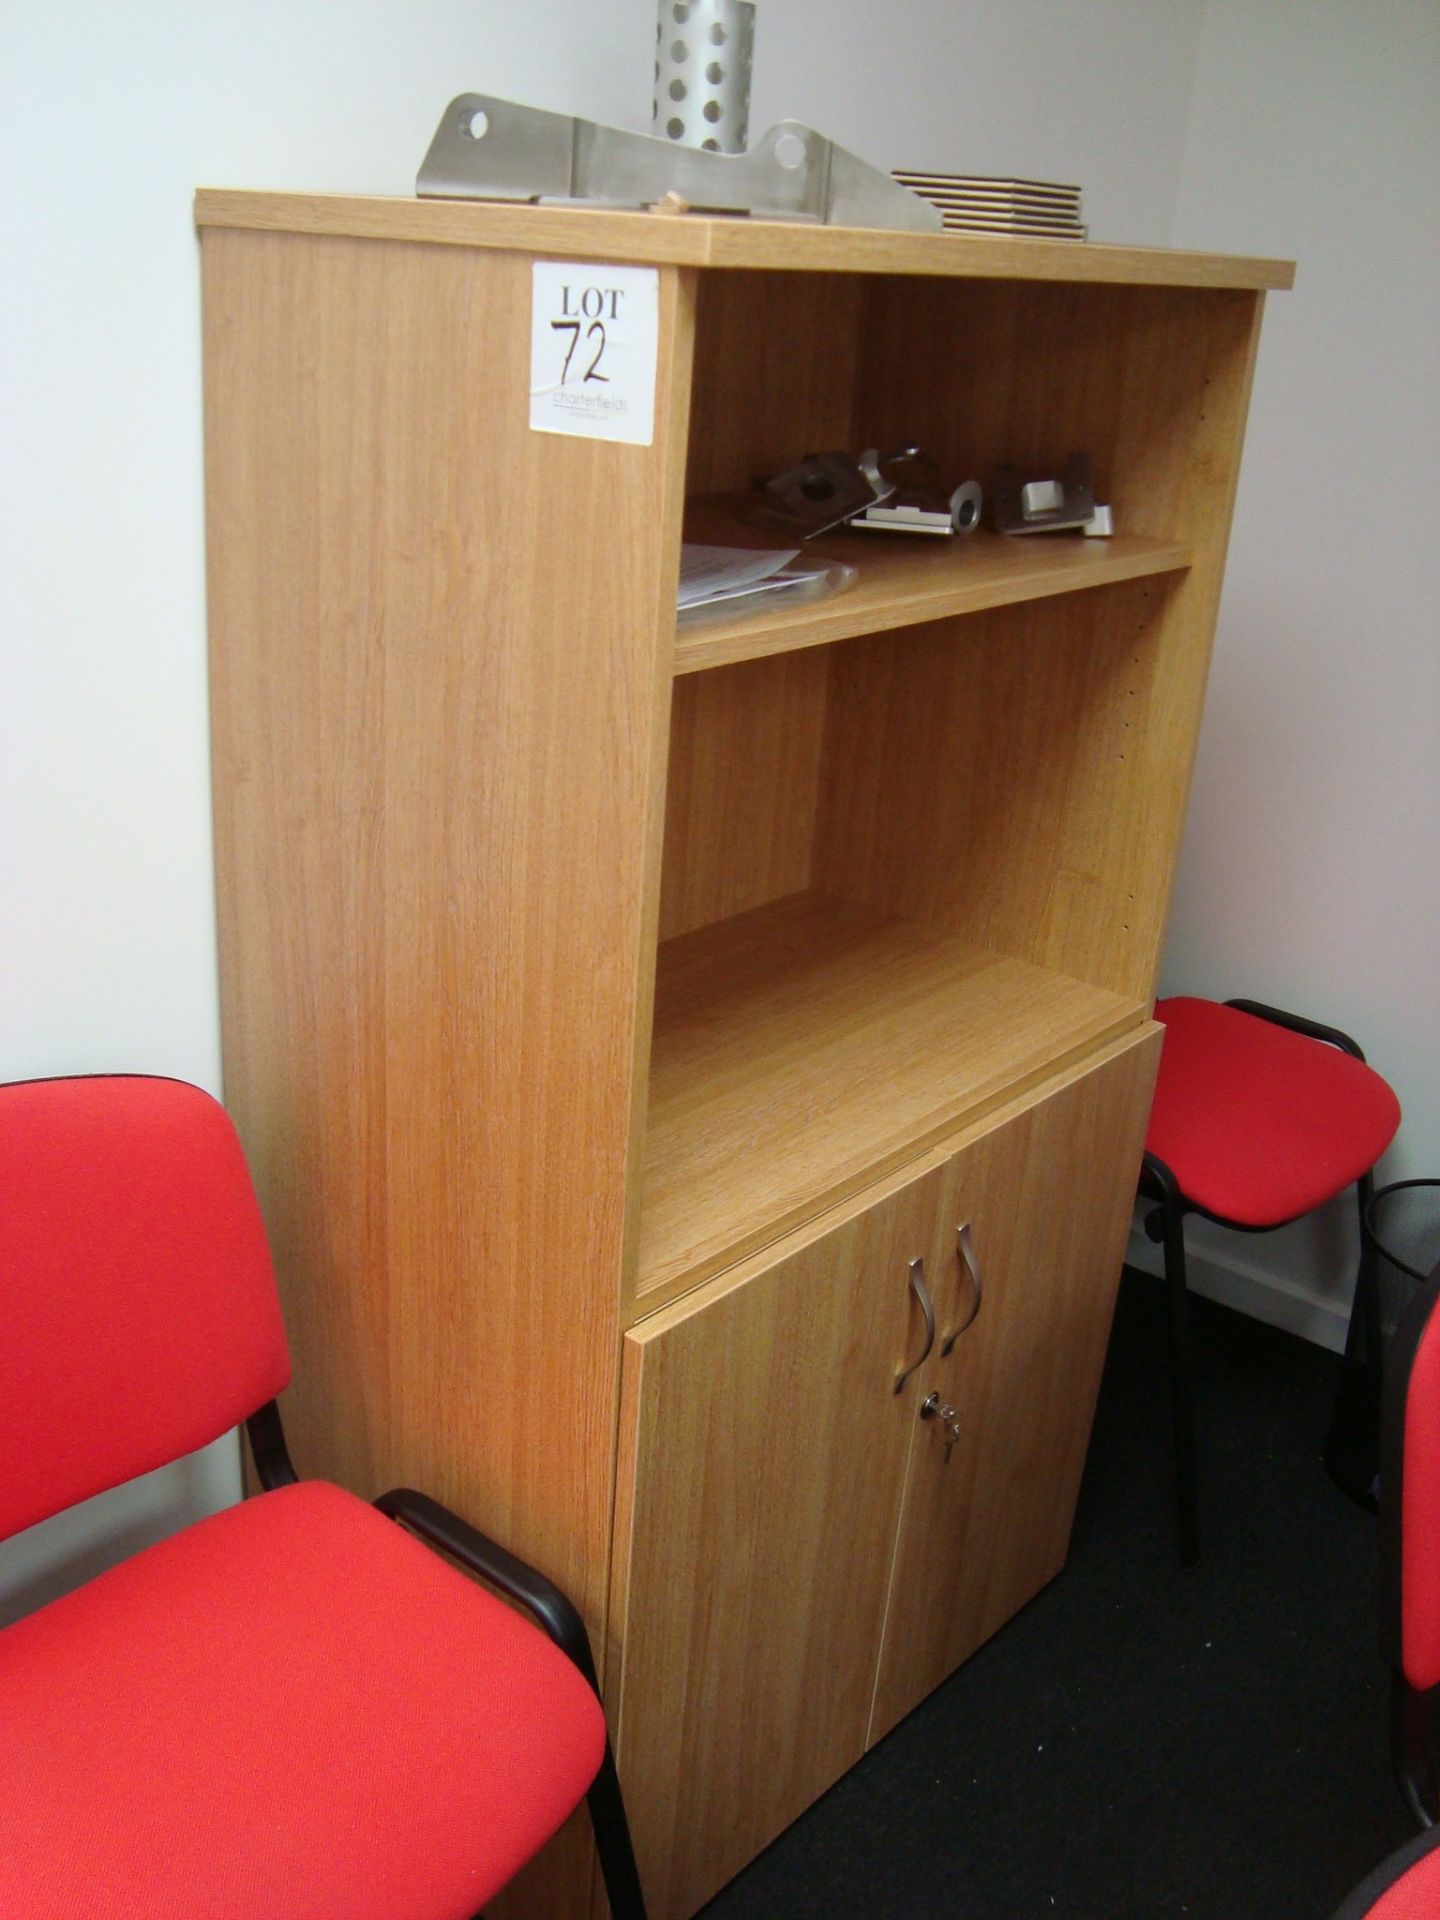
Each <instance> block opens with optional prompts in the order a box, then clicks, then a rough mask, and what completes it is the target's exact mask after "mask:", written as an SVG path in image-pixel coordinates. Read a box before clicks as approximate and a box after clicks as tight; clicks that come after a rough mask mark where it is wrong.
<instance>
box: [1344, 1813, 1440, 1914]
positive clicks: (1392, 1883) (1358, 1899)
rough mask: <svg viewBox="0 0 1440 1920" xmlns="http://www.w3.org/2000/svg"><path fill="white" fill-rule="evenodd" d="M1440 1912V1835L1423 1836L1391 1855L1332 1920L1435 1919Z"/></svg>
mask: <svg viewBox="0 0 1440 1920" xmlns="http://www.w3.org/2000/svg"><path fill="white" fill-rule="evenodd" d="M1437 1913H1440V1832H1435V1833H1422V1834H1420V1835H1418V1836H1417V1837H1416V1838H1415V1839H1414V1840H1410V1841H1407V1842H1406V1844H1405V1845H1404V1846H1403V1847H1401V1848H1399V1849H1398V1850H1397V1851H1396V1852H1395V1853H1392V1854H1391V1856H1390V1858H1389V1859H1388V1860H1387V1861H1385V1863H1384V1865H1383V1866H1379V1867H1377V1868H1376V1869H1375V1871H1374V1873H1372V1874H1370V1875H1369V1876H1368V1877H1367V1878H1366V1879H1365V1880H1363V1881H1362V1882H1361V1883H1360V1885H1359V1886H1358V1887H1357V1888H1356V1889H1355V1891H1354V1892H1353V1893H1352V1894H1351V1895H1350V1898H1349V1899H1348V1900H1346V1901H1345V1902H1344V1904H1343V1905H1342V1906H1340V1907H1339V1908H1337V1910H1336V1912H1335V1914H1334V1916H1333V1920H1435V1915H1436V1914H1437Z"/></svg>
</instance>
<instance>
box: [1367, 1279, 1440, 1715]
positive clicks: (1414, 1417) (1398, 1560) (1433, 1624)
mask: <svg viewBox="0 0 1440 1920" xmlns="http://www.w3.org/2000/svg"><path fill="white" fill-rule="evenodd" d="M1384 1392H1385V1399H1384V1409H1383V1417H1382V1424H1381V1441H1380V1565H1381V1586H1382V1595H1381V1602H1382V1636H1383V1640H1384V1652H1385V1657H1386V1658H1387V1660H1389V1662H1390V1664H1391V1666H1392V1667H1396V1668H1399V1669H1402V1670H1403V1671H1404V1674H1405V1677H1406V1679H1407V1680H1408V1681H1409V1683H1410V1685H1411V1686H1412V1687H1414V1688H1415V1689H1416V1690H1417V1692H1424V1691H1425V1690H1426V1689H1428V1688H1430V1687H1433V1686H1435V1685H1436V1684H1437V1682H1440V1267H1437V1268H1436V1269H1435V1271H1434V1272H1433V1273H1432V1274H1431V1275H1430V1278H1429V1279H1428V1280H1427V1281H1426V1282H1425V1283H1424V1285H1423V1286H1421V1287H1419V1288H1417V1289H1416V1291H1415V1293H1414V1294H1413V1295H1412V1296H1411V1298H1410V1300H1409V1301H1408V1302H1407V1304H1406V1307H1405V1310H1404V1312H1403V1313H1402V1314H1401V1316H1400V1319H1399V1322H1398V1323H1397V1325H1396V1328H1395V1332H1394V1334H1393V1335H1392V1336H1391V1340H1390V1344H1389V1346H1388V1348H1387V1349H1386V1354H1385V1389H1384Z"/></svg>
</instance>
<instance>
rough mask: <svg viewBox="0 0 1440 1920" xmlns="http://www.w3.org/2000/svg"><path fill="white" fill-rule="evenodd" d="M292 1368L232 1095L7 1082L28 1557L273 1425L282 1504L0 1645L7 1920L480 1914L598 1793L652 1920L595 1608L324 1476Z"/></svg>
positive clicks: (121, 1575)
mask: <svg viewBox="0 0 1440 1920" xmlns="http://www.w3.org/2000/svg"><path fill="white" fill-rule="evenodd" d="M289 1372H290V1364H289V1357H288V1354H287V1351H286V1345H285V1334H284V1329H283V1327H282V1325H281V1319H280V1308H279V1303H278V1300H277V1297H276V1292H275V1284H274V1278H273V1275H272V1271H271V1266H270V1257H269V1252H268V1249H267V1247H266V1242H265V1233H264V1228H263V1226H262V1224H261V1220H260V1213H259V1209H258V1207H257V1205H256V1201H255V1196H254V1193H253V1190H252V1188H251V1185H250V1180H249V1176H248V1173H247V1171H246V1167H245V1161H244V1157H243V1154H242V1152H241V1148H240V1144H239V1141H238V1140H237V1138H236V1136H235V1132H234V1129H233V1128H232V1126H231V1124H230V1122H229V1120H228V1118H227V1117H226V1115H225V1113H224V1110H223V1109H222V1108H221V1107H219V1106H218V1105H217V1104H216V1103H215V1101H213V1100H212V1099H211V1098H210V1097H209V1095H208V1094H205V1093H202V1092H201V1091H200V1090H199V1089H198V1088H195V1087H190V1086H186V1085H184V1084H182V1083H180V1082H178V1081H173V1080H160V1079H148V1078H139V1077H136V1078H129V1077H117V1078H87V1079H71V1080H46V1081H33V1082H28V1083H24V1084H19V1085H11V1086H7V1087H0V1539H6V1538H9V1537H11V1536H12V1535H14V1534H16V1533H19V1532H20V1531H21V1530H22V1529H24V1528H26V1527H29V1526H32V1525H33V1524H34V1523H35V1522H37V1521H39V1520H43V1519H45V1518H46V1517H47V1516H48V1515H51V1514H54V1513H57V1512H59V1511H60V1510H61V1509H62V1508H65V1507H69V1506H71V1505H73V1504H74V1503H75V1502H77V1501H79V1500H83V1499H85V1498H87V1497H88V1496H89V1495H91V1494H95V1493H99V1492H101V1491H102V1490H103V1489H105V1488H108V1487H112V1486H116V1485H118V1484H119V1483H121V1482H122V1481H125V1480H128V1479H131V1478H133V1477H134V1476H135V1475H137V1474H141V1473H145V1472H147V1471H148V1470H150V1469H151V1468H154V1467H158V1466H161V1465H163V1464H165V1463H166V1462H169V1461H172V1460H175V1459H177V1458H178V1457H179V1456H181V1455H183V1454H186V1453H188V1452H190V1451H192V1450H193V1449H194V1448H196V1447H199V1446H203V1445H204V1444H205V1443H206V1442H208V1441H210V1440H213V1439H216V1438H217V1437H218V1436H219V1435H221V1434H223V1433H225V1432H226V1431H227V1430H228V1429H229V1428H231V1427H233V1426H236V1425H238V1424H239V1423H241V1422H242V1421H243V1422H244V1423H245V1424H246V1426H247V1428H248V1432H249V1437H250V1442H251V1446H252V1449H253V1452H254V1458H255V1465H256V1471H257V1474H258V1477H259V1479H260V1482H261V1485H262V1487H263V1489H264V1490H263V1491H262V1492H260V1493H258V1494H257V1495H255V1496H254V1497H253V1498H252V1499H249V1500H245V1501H243V1502H241V1504H240V1505H238V1506H235V1507H231V1508H229V1509H228V1510H227V1511H225V1512H222V1513H218V1514H215V1515H213V1516H212V1517H210V1518H209V1519H206V1520H202V1521H201V1522H200V1523H199V1524H198V1525H196V1526H192V1527H188V1528H186V1529H185V1530H184V1531H182V1532H180V1533H178V1534H176V1535H175V1536H174V1537H173V1538H171V1539H168V1540H165V1541H162V1542H161V1543H160V1544H159V1545H157V1546H152V1547H149V1548H147V1549H146V1550H144V1551H143V1552H140V1553H137V1554H136V1555H134V1556H133V1557H132V1558H131V1559H129V1560H127V1561H125V1562H124V1563H123V1564H121V1565H120V1566H118V1567H114V1568H112V1569H111V1570H110V1571H109V1572H107V1573H103V1574H101V1575H100V1576H99V1577H98V1578H97V1579H94V1580H91V1581H90V1582H88V1583H87V1584H86V1585H84V1586H82V1587H80V1588H78V1589H77V1590H76V1591H74V1592H73V1593H70V1594H67V1595H65V1596H64V1597H63V1598H61V1599H59V1600H56V1601H53V1602H52V1603H51V1604H50V1605H48V1606H44V1607H42V1608H40V1610H39V1611H38V1612H36V1613H33V1614H30V1615H28V1616H27V1617H25V1618H22V1619H20V1620H18V1621H16V1622H15V1623H14V1624H13V1625H11V1626H8V1627H6V1628H5V1629H4V1630H3V1631H0V1729H3V1733H0V1914H3V1915H4V1917H5V1920H66V1917H67V1916H78V1915H82V1914H83V1915H84V1916H85V1920H181V1916H184V1920H219V1917H220V1916H225V1920H251V1917H252V1916H253V1920H466V1917H467V1916H469V1915H473V1914H475V1913H476V1912H477V1910H478V1909H480V1908H481V1907H482V1906H483V1905H484V1903H485V1902H486V1901H487V1900H488V1899H489V1898H490V1896H491V1895H492V1894H493V1893H495V1892H496V1891H497V1890H498V1889H499V1888H500V1887H502V1886H503V1885H504V1884H505V1883H506V1882H507V1881H508V1880H509V1879H511V1877H512V1876H513V1875H514V1874H515V1873H516V1872H517V1871H518V1870H519V1868H520V1867H521V1866H522V1865H523V1864H524V1863H525V1861H526V1860H528V1859H529V1858H530V1857H531V1856H532V1855H533V1854H535V1853H536V1852H538V1851H539V1849H540V1848H541V1847H542V1846H543V1845H544V1844H545V1842H546V1841H547V1839H549V1837H550V1836H551V1835H552V1834H553V1833H554V1832H555V1830H556V1829H557V1828H558V1827H559V1826H560V1825H561V1823H562V1822H563V1821H564V1820H565V1819H566V1818H567V1817H568V1815H569V1814H570V1813H571V1812H572V1810H573V1809H574V1808H575V1807H576V1806H577V1805H578V1804H579V1802H580V1800H581V1799H582V1798H585V1797H588V1800H589V1805H590V1811H591V1815H592V1818H593V1822H594V1828H595V1837H596V1843H597V1847H598V1850H599V1855H600V1862H601V1867H602V1871H603V1874H604V1879H605V1885H606V1890H607V1892H608V1894H609V1899H610V1906H611V1911H612V1913H613V1914H614V1915H616V1916H617V1917H618V1916H624V1920H643V1914H644V1906H643V1902H642V1899H641V1894H640V1887H639V1882H638V1879H637V1876H636V1872H635V1861H634V1856H633V1853H632V1851H631V1845H630V1836H629V1831H628V1828H627V1826H626V1821H625V1813H624V1807H623V1805H622V1802H621V1797H620V1789H619V1784H618V1781H617V1779H616V1776H615V1769H614V1763H613V1761H612V1759H611V1755H610V1749H609V1744H608V1741H607V1739H606V1734H605V1720H604V1715H603V1712H602V1710H601V1707H600V1703H599V1700H598V1698H597V1695H596V1691H595V1676H594V1667H593V1664H592V1661H591V1655H590V1647H589V1642H588V1640H587V1638H586V1634H585V1629H584V1626H583V1625H582V1623H581V1621H580V1618H579V1616H578V1614H577V1613H576V1611H575V1609H574V1608H573V1607H572V1606H571V1604H570V1603H569V1601H568V1600H566V1599H565V1597H564V1596H563V1595H562V1594H560V1593H559V1592H558V1591H557V1590H556V1589H555V1588H554V1587H553V1586H551V1585H550V1583H549V1582H548V1581H546V1580H545V1579H543V1578H542V1577H541V1576H540V1575H539V1574H537V1573H535V1572H534V1571H533V1570H531V1569H530V1568H528V1567H525V1566H524V1565H522V1563H521V1562H520V1561H518V1560H516V1559H514V1558H513V1557H512V1556H511V1555H510V1554H508V1553H507V1552H505V1550H504V1549H503V1548H501V1547H498V1546H496V1545H495V1544H494V1542H492V1541H490V1540H487V1539H485V1538H484V1536H482V1535H481V1534H478V1533H476V1532H475V1531H474V1530H473V1529H472V1528H470V1527H468V1526H467V1525H466V1524H465V1523H464V1522H463V1521H461V1520H458V1519H456V1518H455V1516H454V1515H452V1514H449V1513H447V1512H446V1511H445V1510H444V1509H443V1508H441V1507H439V1506H437V1505H436V1504H435V1503H434V1502H433V1501H430V1500H428V1499H426V1498H424V1497H423V1496H421V1495H419V1494H416V1493H412V1492H409V1491H406V1490H400V1491H397V1492H395V1493H391V1494H387V1495H386V1496H385V1497H384V1498H383V1499H381V1500H378V1501H376V1503H375V1505H374V1506H369V1505H367V1504H366V1503H365V1502H364V1501H363V1500H360V1499H357V1498H355V1497H354V1496H353V1495H351V1494H349V1493H346V1492H343V1491H342V1490H341V1489H340V1488H339V1487H335V1486H330V1485H326V1484H324V1483H323V1482H317V1481H298V1480H297V1479H296V1476H295V1472H294V1469H293V1468H292V1466H291V1464H290V1460H289V1456H288V1454H287V1452H286V1449H285V1441H284V1435H283V1432H282V1429H281V1424H280V1415H279V1412H278V1410H277V1408H276V1404H275V1396H276V1395H277V1394H278V1393H279V1392H280V1391H281V1389H282V1388H283V1387H284V1386H285V1385H286V1383H287V1380H288V1378H289ZM417 1536H418V1537H417ZM422 1540H423V1541H426V1542H429V1543H430V1544H429V1545H422V1544H421V1542H422ZM432 1548H438V1549H439V1551H438V1552H437V1551H432ZM442 1555H443V1556H444V1557H442ZM451 1560H454V1561H457V1562H459V1563H460V1565H461V1566H463V1567H465V1568H467V1569H469V1570H470V1572H472V1573H474V1574H478V1575H479V1576H480V1577H481V1578H483V1579H484V1580H486V1581H488V1582H489V1583H490V1584H491V1585H493V1586H495V1587H497V1588H498V1589H500V1591H501V1592H503V1593H505V1594H506V1595H508V1596H510V1597H511V1598H512V1599H514V1600H516V1601H518V1602H519V1603H520V1604H521V1605H523V1606H524V1607H526V1608H527V1609H528V1610H529V1611H530V1613H532V1614H533V1615H534V1616H535V1618H536V1619H537V1620H538V1621H539V1622H540V1624H541V1626H542V1627H543V1629H544V1631H543V1632H541V1631H537V1629H536V1627H535V1626H533V1625H531V1624H530V1622H529V1621H528V1620H526V1619H523V1618H522V1617H520V1615H519V1614H517V1613H516V1612H514V1611H513V1610H512V1609H511V1607H509V1606H507V1605H506V1604H504V1602H502V1601H501V1600H499V1599H497V1598H495V1597H494V1595H493V1594H491V1593H489V1592H487V1591H486V1589H485V1588H484V1587H481V1586H479V1585H477V1584H476V1582H475V1581H474V1580H472V1579H470V1578H468V1577H467V1576H466V1574H464V1573H462V1572H460V1571H458V1570H457V1568H456V1567H455V1566H452V1565H450V1564H449V1562H450V1561H451Z"/></svg>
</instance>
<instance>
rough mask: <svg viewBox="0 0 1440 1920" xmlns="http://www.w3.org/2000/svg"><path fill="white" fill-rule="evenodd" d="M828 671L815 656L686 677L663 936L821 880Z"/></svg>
mask: <svg viewBox="0 0 1440 1920" xmlns="http://www.w3.org/2000/svg"><path fill="white" fill-rule="evenodd" d="M828 676H829V662H828V660H827V659H826V658H825V657H824V655H823V654H816V653H809V654H800V655H795V656H792V657H790V658H788V659H785V660H780V661H776V662H775V663H774V664H773V665H772V664H770V663H768V662H767V663H765V664H763V665H761V666H759V667H754V666H741V667H737V668H734V669H731V670H730V671H727V672H722V673H707V674H703V675H699V676H696V677H695V678H693V679H684V680H680V681H677V682H676V685H675V693H674V700H673V703H672V707H671V717H670V763H669V781H668V786H667V789H666V814H665V864H664V872H663V878H662V882H661V896H660V938H661V939H662V940H668V939H671V938H672V937H673V936H674V935H676V934H680V933H689V932H690V931H691V930H692V929H693V928H695V927H702V926H707V925H709V924H710V922H712V921H715V920H726V919H730V918H731V917H732V916H734V915H735V914H739V913H747V912H749V910H750V909H751V908H752V907H759V906H764V905H765V904H766V903H767V902H768V901H772V900H778V899H781V898H783V897H784V896H785V895H786V894H791V893H800V892H802V891H803V890H804V889H805V888H807V887H808V886H809V885H810V874H811V868H812V865H813V861H814V851H815V848H814V842H815V815H816V807H817V802H818V796H819V781H820V752H821V746H822V743H823V740H824V735H825V691H826V685H827V682H828Z"/></svg>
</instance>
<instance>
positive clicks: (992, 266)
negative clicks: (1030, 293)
mask: <svg viewBox="0 0 1440 1920" xmlns="http://www.w3.org/2000/svg"><path fill="white" fill-rule="evenodd" d="M195 219H196V224H197V225H198V226H200V227H250V228H257V229H260V230H263V231H269V232H279V233H304V234H331V235H342V236H347V237H349V238H353V239H367V240H412V241H427V242H430V243H431V244H438V245H443V246H460V247H499V248H509V249H514V250H519V251H526V252H536V253H551V254H576V255H579V256H580V257H581V258H590V259H606V260H625V261H642V262H653V263H654V264H656V265H663V264H670V265H675V266H687V267H738V268H746V267H749V268H770V269H777V268H779V269H785V270H788V271H791V272H800V273H897V274H905V273H914V274H927V275H936V276H940V277H942V278H945V277H948V278H953V279H986V280H996V279H998V280H1060V281H1065V280H1069V281H1076V282H1083V281H1108V282H1114V283H1119V284H1122V285H1123V284H1129V285H1134V286H1178V287H1236V288H1245V289H1254V290H1257V291H1258V290H1262V289H1267V288H1277V289H1284V288H1287V287H1289V286H1290V285H1291V284H1292V283H1293V281H1294V277H1295V269H1294V264H1293V262H1291V261H1288V260H1260V259H1247V258H1245V257H1243V256H1240V255H1232V254H1215V253H1179V252H1174V251H1171V250H1169V249H1167V248H1163V247H1117V246H1104V245H1099V244H1096V243H1095V242H1093V241H1076V240H1014V239H1010V238H1008V237H1003V236H992V235H988V234H963V233H897V232H893V231H887V230H882V229H879V228H870V227H828V226H820V225H814V224H810V223H801V222H795V221H780V220H747V219H744V218H738V219H737V218H733V217H732V218H723V217H720V218H717V217H705V216H701V215H698V214H688V213H687V214H662V213H627V212H614V211H611V210H608V209H601V208H596V207H570V206H543V207H542V206H528V205H517V204H510V203H500V202H495V201H489V202H486V201H478V200H420V199H399V198H395V199H382V198H371V197H363V196H360V195H354V194H304V193H249V192H241V191H233V190H229V189H222V188H213V187H210V188H207V187H202V188H201V189H200V191H199V192H198V193H197V194H196V196H195Z"/></svg>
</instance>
